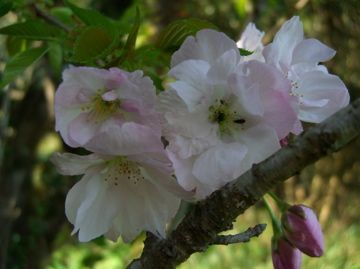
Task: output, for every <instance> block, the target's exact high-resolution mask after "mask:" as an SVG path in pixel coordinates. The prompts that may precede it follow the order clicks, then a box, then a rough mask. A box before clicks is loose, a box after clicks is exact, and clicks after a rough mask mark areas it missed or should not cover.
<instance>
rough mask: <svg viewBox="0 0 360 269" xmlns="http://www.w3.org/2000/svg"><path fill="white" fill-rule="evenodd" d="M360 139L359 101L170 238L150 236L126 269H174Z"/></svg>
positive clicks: (194, 214) (208, 203)
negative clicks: (283, 186) (267, 198)
mask: <svg viewBox="0 0 360 269" xmlns="http://www.w3.org/2000/svg"><path fill="white" fill-rule="evenodd" d="M359 135H360V99H357V100H356V101H355V102H353V103H352V104H350V105H349V106H348V107H346V108H344V109H342V110H341V111H339V112H337V113H336V114H334V115H333V116H332V117H330V118H329V119H327V120H326V121H324V122H323V123H321V124H318V125H317V126H315V127H313V128H311V129H309V130H307V131H306V132H304V133H303V134H302V135H301V136H299V137H297V138H296V139H295V140H294V142H292V143H291V144H289V145H288V146H287V147H284V148H282V149H281V150H279V151H278V152H276V153H275V154H274V155H272V156H271V157H269V158H268V159H266V160H264V161H263V162H261V163H259V164H255V165H253V167H252V169H250V170H249V171H248V172H246V173H245V174H243V175H242V176H240V177H239V178H238V179H236V180H234V181H233V182H231V183H229V184H227V185H225V186H224V187H223V188H221V189H220V190H218V191H216V192H214V193H213V194H211V195H210V196H209V197H208V198H207V199H205V200H203V201H200V202H198V203H197V204H196V205H195V206H194V207H193V208H192V209H191V210H190V211H189V212H188V214H187V215H186V216H185V217H184V219H183V220H182V222H181V223H180V224H179V225H178V227H177V228H176V229H175V230H174V231H172V232H171V234H170V235H169V236H168V237H167V238H166V239H158V238H156V237H155V236H149V235H148V236H147V239H146V240H145V247H144V250H143V253H142V255H141V257H140V258H139V259H137V260H134V261H133V262H132V263H131V264H130V265H129V266H128V269H134V268H156V269H161V268H175V267H176V265H178V264H180V263H182V262H184V261H186V260H187V259H188V258H189V256H190V255H191V254H193V253H195V252H201V251H204V250H206V249H207V248H208V246H209V245H211V243H212V242H214V241H215V240H216V238H217V236H218V233H220V232H222V231H226V230H229V229H230V228H232V223H233V222H234V220H235V218H236V217H237V216H239V215H240V214H242V213H243V212H244V211H245V210H247V209H248V208H249V207H251V206H252V205H254V204H255V203H256V202H257V201H259V200H260V199H261V197H262V196H263V195H264V194H266V193H267V192H268V191H270V190H271V189H272V188H273V187H274V186H275V185H276V184H279V183H281V182H283V181H285V180H286V179H288V178H289V177H291V176H292V175H294V174H296V173H299V172H300V171H301V170H302V169H303V168H305V167H306V166H307V165H309V164H311V163H314V162H315V161H317V160H318V159H320V158H321V157H323V156H325V155H328V154H330V153H332V152H335V151H338V150H339V149H341V148H342V147H344V146H345V145H346V144H347V143H349V142H350V141H351V140H353V139H355V138H356V137H357V136H359Z"/></svg>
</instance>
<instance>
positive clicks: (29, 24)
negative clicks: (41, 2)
mask: <svg viewBox="0 0 360 269" xmlns="http://www.w3.org/2000/svg"><path fill="white" fill-rule="evenodd" d="M0 34H3V35H10V36H17V37H22V38H25V39H34V40H48V41H59V40H60V39H61V37H62V36H63V34H64V32H63V31H62V30H61V29H60V28H58V27H55V26H52V25H49V24H47V23H44V22H42V21H37V20H32V21H26V22H20V23H15V24H12V25H9V26H7V27H4V28H1V29H0Z"/></svg>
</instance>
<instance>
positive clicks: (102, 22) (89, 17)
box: [65, 0, 114, 27]
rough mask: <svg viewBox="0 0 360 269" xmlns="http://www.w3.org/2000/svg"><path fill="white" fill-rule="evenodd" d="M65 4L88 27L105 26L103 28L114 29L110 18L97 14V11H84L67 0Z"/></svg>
mask: <svg viewBox="0 0 360 269" xmlns="http://www.w3.org/2000/svg"><path fill="white" fill-rule="evenodd" d="M65 4H66V5H67V6H68V7H69V8H70V9H71V10H72V12H74V14H75V15H76V16H77V17H79V19H80V20H82V21H83V22H84V23H85V24H86V25H93V26H103V27H113V26H114V24H113V22H112V21H111V20H110V19H109V18H107V17H105V16H104V15H102V14H101V13H99V12H97V11H96V10H92V9H84V8H80V7H77V6H76V5H74V4H72V3H71V2H70V1H68V0H65Z"/></svg>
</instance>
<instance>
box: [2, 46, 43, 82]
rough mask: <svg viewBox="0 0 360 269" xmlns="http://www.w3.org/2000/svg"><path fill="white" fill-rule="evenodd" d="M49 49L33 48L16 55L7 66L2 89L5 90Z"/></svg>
mask: <svg viewBox="0 0 360 269" xmlns="http://www.w3.org/2000/svg"><path fill="white" fill-rule="evenodd" d="M47 49H48V48H47V47H40V48H31V49H28V50H25V51H24V52H20V53H18V54H17V55H15V56H14V57H13V58H12V59H10V61H9V62H8V63H7V64H6V67H5V70H4V73H3V77H2V80H1V82H0V88H3V87H4V86H6V85H7V84H8V83H10V82H11V81H12V80H14V79H15V78H16V77H17V76H18V75H21V74H22V73H23V72H24V71H25V69H26V68H27V67H29V66H30V65H31V64H33V63H35V62H36V61H37V60H39V59H40V58H41V57H42V56H43V55H44V54H45V52H46V51H47Z"/></svg>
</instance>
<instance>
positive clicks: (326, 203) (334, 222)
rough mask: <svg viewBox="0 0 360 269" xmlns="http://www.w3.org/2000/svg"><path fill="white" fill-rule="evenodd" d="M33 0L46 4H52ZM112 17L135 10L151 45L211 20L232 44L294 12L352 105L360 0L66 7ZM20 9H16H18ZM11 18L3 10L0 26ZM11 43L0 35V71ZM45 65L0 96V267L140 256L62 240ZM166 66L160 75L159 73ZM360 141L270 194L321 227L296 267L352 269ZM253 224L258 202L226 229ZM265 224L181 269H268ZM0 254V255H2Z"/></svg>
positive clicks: (52, 74) (121, 261) (202, 0)
mask: <svg viewBox="0 0 360 269" xmlns="http://www.w3.org/2000/svg"><path fill="white" fill-rule="evenodd" d="M17 2H19V3H25V4H27V3H29V2H38V3H41V4H44V5H47V6H49V7H53V6H61V5H62V2H61V1H59V2H58V1H50V0H41V1H25V0H23V1H19V0H17ZM74 3H76V4H78V5H80V6H83V7H92V8H96V9H98V10H100V11H101V12H102V13H103V14H106V15H108V16H111V17H113V18H115V19H116V18H119V17H121V16H129V15H128V14H132V13H131V10H132V11H133V10H134V7H135V5H138V6H140V10H141V13H142V26H141V30H140V37H139V40H138V43H139V44H146V43H148V42H151V41H152V40H154V37H156V35H157V33H158V32H159V30H160V29H162V28H163V27H164V26H166V25H167V24H168V23H169V22H171V21H173V20H175V19H179V18H188V17H196V18H202V19H206V20H209V21H211V22H212V23H214V24H215V25H217V26H218V27H219V29H221V30H222V31H224V32H225V33H227V34H228V35H229V36H231V37H232V38H234V39H235V40H237V39H238V38H239V36H240V33H241V31H242V30H243V29H244V28H245V26H246V24H247V23H248V22H251V21H252V22H255V23H256V25H257V27H258V28H259V29H261V30H263V31H265V32H266V35H265V37H264V40H263V41H264V42H265V43H268V42H269V41H271V39H272V37H273V35H274V34H275V33H276V31H277V30H278V29H279V27H280V26H281V24H282V23H283V22H284V21H285V20H287V19H289V18H290V17H291V16H293V15H300V17H301V20H302V21H303V23H304V27H305V33H306V35H307V36H308V37H314V38H318V39H320V40H321V41H323V42H324V43H326V44H328V45H329V46H330V47H332V48H335V49H336V50H337V55H336V56H335V58H334V59H333V60H331V61H330V62H328V63H327V64H326V65H327V66H328V68H329V70H330V72H332V73H335V74H337V75H339V76H340V77H341V78H342V79H343V80H344V81H345V83H346V85H347V86H348V88H349V90H350V92H351V97H352V100H354V99H355V98H357V97H359V96H360V39H359V36H360V1H358V0H344V1H333V0H313V1H312V0H297V1H285V0H283V1H282V0H268V1H266V0H257V1H249V0H232V1H220V0H197V1H195V0H193V1H184V0H178V1H168V0H158V1H155V0H144V1H131V0H126V1H111V0H103V1H101V0H94V1H90V0H83V1H74ZM24 12H26V11H24ZM17 20H18V14H14V13H9V14H7V15H6V16H4V17H2V18H1V19H0V26H4V25H8V24H9V23H11V22H15V21H17ZM22 45H24V44H23V43H21V42H18V41H15V40H11V39H6V38H5V37H4V36H1V37H0V70H2V69H3V67H4V63H5V61H6V60H7V59H8V57H9V55H11V54H12V49H14V48H15V47H16V46H22ZM49 61H50V59H47V60H43V61H42V62H40V63H38V64H37V66H36V68H33V69H31V70H27V72H26V73H25V74H24V76H22V77H21V78H19V79H17V80H16V82H15V83H13V84H12V85H11V87H10V88H9V91H8V92H6V93H4V92H0V104H1V110H0V268H9V269H20V268H21V269H22V268H29V269H34V268H46V269H65V268H70V269H77V268H79V269H80V268H96V269H100V268H108V269H112V268H117V269H119V268H125V266H126V265H127V264H128V263H129V262H130V261H131V260H132V259H133V258H135V257H137V256H139V255H140V253H141V250H142V240H143V236H140V237H139V238H138V239H137V240H136V241H135V242H134V243H133V244H132V245H126V244H123V243H122V242H121V240H119V241H118V242H117V243H112V242H109V241H107V240H104V239H103V238H99V239H97V240H94V241H92V242H90V243H86V244H81V243H79V242H78V241H77V238H76V236H70V233H71V225H70V224H69V223H68V222H67V220H66V217H65V215H64V200H65V195H66V193H67V191H68V190H69V188H70V187H71V186H72V185H73V184H74V183H75V182H76V180H77V178H75V177H72V178H70V177H68V178H67V177H62V176H60V175H58V174H57V173H56V171H55V169H54V167H53V165H52V164H51V163H50V162H49V157H50V156H51V154H52V153H53V152H54V151H63V150H67V151H70V150H71V149H69V148H66V146H65V145H63V144H62V142H61V140H60V138H59V136H58V135H57V134H56V133H55V132H54V115H53V98H54V92H55V89H56V85H58V83H59V81H60V80H59V74H58V73H59V72H56V70H51V68H49ZM165 71H166V70H161V71H160V72H163V73H165ZM359 152H360V139H357V140H356V141H354V142H353V143H352V144H351V145H349V146H348V147H347V148H345V149H343V150H342V151H340V152H338V153H336V154H334V155H332V156H329V157H326V158H324V159H322V160H320V161H319V162H317V163H316V164H314V165H313V166H310V167H308V168H306V169H305V170H304V171H302V172H301V174H299V175H297V176H295V177H293V178H291V179H290V180H288V181H287V182H286V183H285V184H283V185H282V186H279V187H278V188H277V190H276V192H277V193H278V194H279V195H280V196H282V197H286V199H287V201H288V202H291V203H305V204H307V205H309V206H311V207H313V208H314V209H315V210H316V212H317V213H318V215H319V219H320V221H321V223H322V225H323V227H324V230H325V237H326V252H325V255H324V257H322V258H321V259H315V258H312V259H310V258H307V257H304V266H303V268H309V269H312V268H328V269H339V268H344V269H360V255H359V254H358V253H360V221H359V220H360V213H359V208H360V207H359V205H360V197H359V193H360V192H359V191H360V181H359V177H360V158H359ZM257 223H269V219H268V216H267V215H266V212H265V211H264V209H263V206H262V205H261V204H258V205H256V206H255V207H254V208H252V209H250V210H248V212H246V213H245V214H244V215H242V216H240V217H239V218H238V220H237V222H236V224H235V229H234V230H233V231H230V232H231V233H235V232H240V231H243V230H245V229H247V228H248V227H249V226H254V225H255V224H257ZM270 238H271V227H270V225H269V226H268V229H267V230H266V231H265V233H264V234H262V235H261V236H260V237H259V238H257V239H252V240H251V242H250V243H246V244H240V245H232V246H214V247H211V248H210V249H208V250H207V251H206V252H205V253H198V254H195V255H193V256H192V257H191V258H190V259H189V260H188V261H187V262H186V263H184V264H182V265H181V266H179V268H181V269H190V268H198V269H202V268H204V269H205V268H256V269H261V268H272V265H271V259H270ZM5 257H6V259H5Z"/></svg>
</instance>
